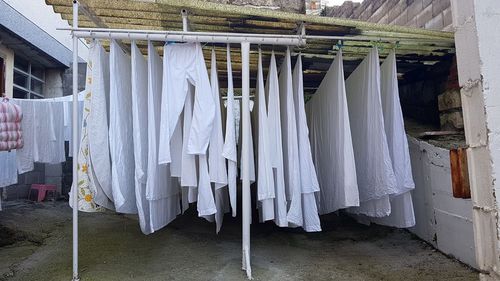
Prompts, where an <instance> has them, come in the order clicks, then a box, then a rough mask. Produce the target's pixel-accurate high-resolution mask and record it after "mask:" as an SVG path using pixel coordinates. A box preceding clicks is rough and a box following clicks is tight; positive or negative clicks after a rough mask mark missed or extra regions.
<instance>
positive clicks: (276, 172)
mask: <svg viewBox="0 0 500 281" xmlns="http://www.w3.org/2000/svg"><path fill="white" fill-rule="evenodd" d="M265 89H266V92H267V95H268V104H267V118H268V122H269V132H270V142H269V143H270V147H271V153H270V156H271V161H272V167H273V178H274V187H275V198H274V200H272V201H271V200H270V199H266V200H263V201H262V213H263V214H269V213H270V212H272V210H274V222H275V223H276V225H278V226H280V227H287V226H288V221H287V201H286V194H285V177H284V171H283V169H284V168H283V151H284V150H283V145H282V139H281V118H280V116H281V112H280V89H279V83H278V70H277V67H276V58H275V56H274V51H273V52H272V53H271V62H270V66H269V73H268V76H267V82H266V87H265ZM263 217H265V216H264V215H263Z"/></svg>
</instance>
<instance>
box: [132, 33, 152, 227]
mask: <svg viewBox="0 0 500 281" xmlns="http://www.w3.org/2000/svg"><path fill="white" fill-rule="evenodd" d="M131 60H132V77H131V78H132V79H131V83H132V123H133V129H134V160H135V161H134V163H135V173H134V178H135V198H136V203H137V213H138V215H139V225H140V227H141V231H142V233H144V234H150V233H151V224H150V219H149V217H150V212H149V208H150V205H149V201H148V200H147V199H146V181H147V176H146V175H147V170H148V64H147V61H146V59H145V58H144V56H143V55H142V53H141V51H140V50H139V48H138V47H137V45H136V44H135V42H132V44H131Z"/></svg>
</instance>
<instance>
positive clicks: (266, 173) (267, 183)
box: [254, 49, 275, 222]
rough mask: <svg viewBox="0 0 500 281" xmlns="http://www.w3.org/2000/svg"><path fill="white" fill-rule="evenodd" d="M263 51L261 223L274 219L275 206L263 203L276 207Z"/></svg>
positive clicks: (257, 96) (260, 86)
mask: <svg viewBox="0 0 500 281" xmlns="http://www.w3.org/2000/svg"><path fill="white" fill-rule="evenodd" d="M262 68H263V67H262V51H261V50H260V49H259V60H258V68H257V86H256V93H255V100H256V102H257V120H256V121H257V122H254V123H255V125H256V126H257V127H258V128H257V161H258V162H257V163H258V165H257V200H258V201H259V204H258V205H260V207H259V210H260V212H259V213H260V221H262V222H264V221H268V220H272V219H274V206H271V207H269V208H266V209H265V211H266V212H264V209H263V208H262V201H265V200H268V202H269V203H268V204H272V205H274V203H273V202H274V198H275V190H274V176H273V167H272V162H271V161H272V160H271V144H270V136H271V133H270V132H269V120H268V118H267V106H266V92H265V87H264V74H263V70H262Z"/></svg>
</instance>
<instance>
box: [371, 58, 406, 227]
mask: <svg viewBox="0 0 500 281" xmlns="http://www.w3.org/2000/svg"><path fill="white" fill-rule="evenodd" d="M380 70H381V71H380V78H381V91H380V93H381V96H382V110H383V113H384V128H385V132H386V135H387V143H388V146H389V154H390V155H391V160H392V166H393V169H394V175H395V176H396V188H397V193H396V194H394V195H392V196H391V197H390V202H391V214H390V215H389V216H388V217H383V218H374V219H373V220H372V221H373V222H376V223H378V224H384V225H388V226H393V227H412V226H414V225H415V214H414V211H413V202H412V198H411V192H410V191H411V190H412V189H414V188H415V183H414V182H413V176H412V171H411V163H410V152H409V150H408V140H407V138H406V132H405V128H404V120H403V113H402V111H401V104H400V102H399V89H398V77H397V70H396V54H395V52H394V51H391V52H390V53H389V55H388V56H387V58H386V59H385V61H384V63H382V65H381V66H380Z"/></svg>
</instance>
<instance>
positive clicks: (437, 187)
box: [408, 137, 477, 267]
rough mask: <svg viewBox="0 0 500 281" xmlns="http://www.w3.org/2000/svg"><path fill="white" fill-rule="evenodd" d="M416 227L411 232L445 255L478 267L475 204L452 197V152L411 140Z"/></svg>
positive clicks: (409, 140)
mask: <svg viewBox="0 0 500 281" xmlns="http://www.w3.org/2000/svg"><path fill="white" fill-rule="evenodd" d="M408 142H409V149H410V157H411V164H412V171H413V179H414V181H415V190H414V192H413V194H412V196H413V204H414V208H415V218H416V222H417V224H416V226H415V227H413V228H411V229H410V231H411V232H413V233H414V234H416V235H417V236H418V237H420V238H422V239H423V240H425V241H427V242H429V243H430V244H432V245H433V246H434V247H436V248H437V249H439V250H440V251H442V252H443V253H445V254H448V255H450V256H453V257H455V258H457V259H458V260H460V261H462V262H464V263H466V264H468V265H470V266H472V267H477V264H476V257H475V254H474V253H475V252H474V248H475V247H474V233H473V227H472V201H471V200H470V199H459V198H454V197H453V194H452V185H451V174H450V156H449V150H447V149H444V148H439V147H436V146H434V145H432V144H429V143H427V142H425V141H421V140H418V139H415V138H413V137H409V139H408Z"/></svg>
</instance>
